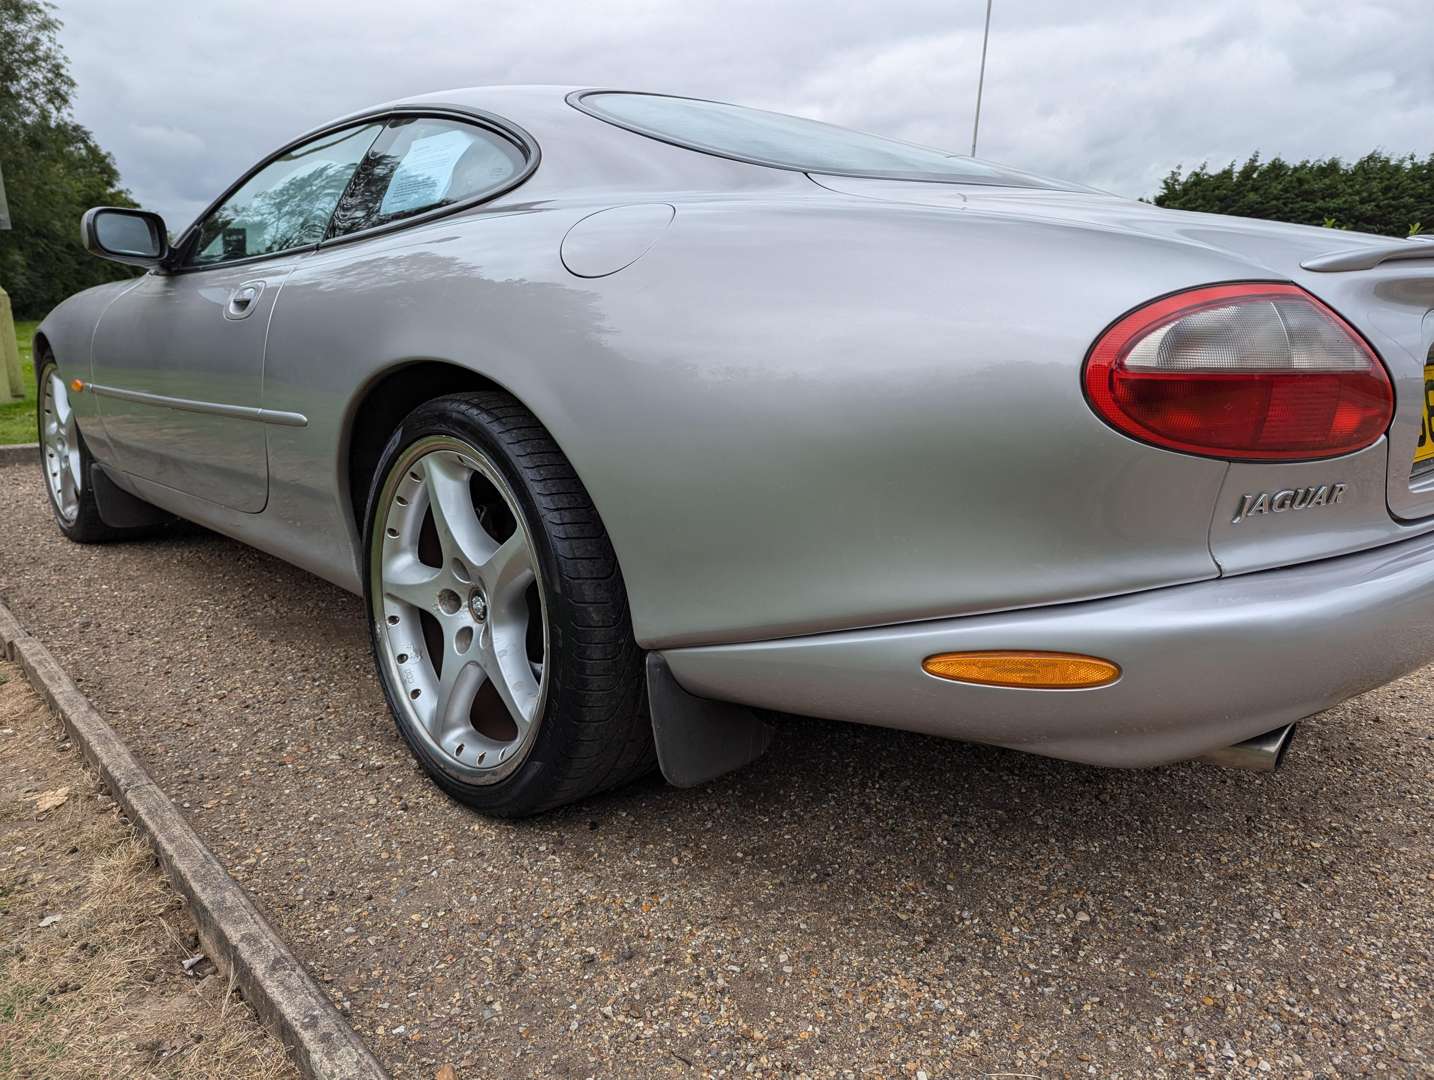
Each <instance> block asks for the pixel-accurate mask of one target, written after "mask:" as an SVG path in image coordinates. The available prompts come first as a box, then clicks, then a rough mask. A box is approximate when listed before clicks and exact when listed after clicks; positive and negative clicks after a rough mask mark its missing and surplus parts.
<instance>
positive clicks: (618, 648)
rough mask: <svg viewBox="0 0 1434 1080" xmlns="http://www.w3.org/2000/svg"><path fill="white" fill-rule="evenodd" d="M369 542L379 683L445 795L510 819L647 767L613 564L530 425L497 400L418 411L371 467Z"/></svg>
mask: <svg viewBox="0 0 1434 1080" xmlns="http://www.w3.org/2000/svg"><path fill="white" fill-rule="evenodd" d="M365 536H366V542H367V551H368V575H367V582H366V588H367V599H368V614H369V619H370V626H371V629H372V635H373V643H374V654H375V658H376V660H377V663H378V671H379V677H380V681H381V682H382V684H383V688H384V693H385V696H386V697H387V699H388V702H389V706H390V708H391V709H392V710H393V713H394V717H395V719H396V720H397V723H398V727H399V730H400V732H401V733H402V734H403V736H404V738H405V740H406V741H407V742H408V744H409V747H410V748H411V749H412V750H413V752H414V755H415V757H416V758H417V759H418V761H419V762H420V764H422V765H423V766H424V768H425V769H426V770H427V771H428V773H429V774H430V775H431V776H432V777H433V778H434V780H435V781H436V782H437V783H438V784H439V786H440V787H442V788H443V789H444V790H445V791H447V792H448V793H449V794H451V795H453V796H454V797H456V798H459V799H461V800H462V801H464V802H466V803H468V804H470V805H472V806H474V807H476V808H478V809H481V810H484V811H487V812H489V813H494V814H501V815H520V814H528V813H535V812H537V811H539V810H543V809H547V808H548V807H551V806H556V805H559V804H561V803H564V802H568V801H571V800H573V799H576V798H580V797H582V796H583V795H586V794H588V793H590V792H593V791H598V790H601V789H603V788H607V787H611V786H614V785H616V784H618V783H621V782H623V781H625V780H627V779H631V778H632V777H634V776H637V775H639V774H641V773H643V772H645V771H647V770H649V769H650V768H651V767H652V765H653V754H652V741H651V730H650V724H649V721H648V719H647V716H646V710H645V708H644V694H643V687H644V682H643V657H642V652H641V650H640V649H639V648H638V647H637V644H636V642H635V641H634V640H633V636H632V627H631V621H630V618H629V614H628V608H627V596H626V592H625V590H624V589H623V586H622V576H621V573H620V572H619V570H618V566H617V559H616V556H615V555H614V553H613V551H612V545H611V543H610V542H609V540H608V537H607V534H606V532H605V531H604V530H603V527H602V523H601V520H600V519H599V517H598V514H597V511H596V509H595V508H594V507H593V505H592V502H591V500H590V499H589V497H588V495H587V492H586V490H585V489H584V488H583V486H582V483H581V482H580V481H579V480H578V478H577V475H576V474H575V473H574V472H573V470H572V467H571V465H570V464H569V463H568V461H567V459H566V458H565V457H564V456H563V455H562V452H561V451H560V450H559V449H558V448H557V446H556V444H554V443H553V441H552V437H551V436H550V435H548V433H547V431H546V430H545V429H544V428H543V427H542V426H541V425H540V424H539V423H538V422H537V420H535V419H534V418H533V416H532V414H531V413H529V412H528V411H527V410H526V409H524V408H523V407H522V406H521V405H519V404H518V403H517V402H515V401H514V400H513V399H511V398H509V397H507V396H506V395H502V394H498V393H479V394H466V395H455V396H452V397H445V398H439V399H437V400H435V401H432V402H429V403H428V404H426V405H423V406H421V407H420V408H418V409H417V410H415V411H414V412H413V413H412V414H410V415H409V417H408V418H407V419H405V420H404V422H403V424H402V425H401V426H400V427H399V430H398V431H397V432H395V433H394V436H393V438H392V439H391V440H390V442H389V444H388V446H387V447H386V448H385V450H384V452H383V455H382V458H381V459H380V461H379V465H378V469H377V473H376V476H375V478H374V482H373V485H372V487H371V488H370V495H369V502H368V511H367V515H366V528H365Z"/></svg>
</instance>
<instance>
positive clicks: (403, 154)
mask: <svg viewBox="0 0 1434 1080" xmlns="http://www.w3.org/2000/svg"><path fill="white" fill-rule="evenodd" d="M526 163H527V158H526V154H525V152H524V150H523V148H522V147H520V146H518V145H517V144H516V143H514V142H512V141H511V140H510V139H508V138H506V137H505V136H503V135H500V134H498V133H497V132H495V131H489V130H488V129H486V128H481V127H477V126H475V125H472V124H464V123H460V122H458V121H453V120H439V119H435V118H428V117H398V118H396V119H393V120H390V121H389V122H388V123H387V124H386V125H385V126H384V129H383V134H382V135H380V136H379V137H378V140H377V141H376V142H375V143H374V144H373V148H372V149H371V150H370V151H369V153H368V157H366V158H364V161H363V164H362V165H361V166H360V167H359V171H358V175H357V176H356V177H354V182H353V184H352V185H350V187H349V190H348V191H347V192H346V193H345V194H344V197H343V199H342V201H340V203H339V207H338V209H337V210H336V211H335V212H334V223H333V226H332V229H331V231H330V235H332V236H343V235H345V234H346V233H352V232H358V231H359V230H360V229H371V228H373V227H374V226H376V225H387V224H388V223H389V222H390V221H399V220H402V219H403V218H407V217H413V216H414V215H415V214H422V213H424V212H425V211H428V210H434V209H437V208H438V207H440V206H448V205H450V204H451V203H456V202H463V201H464V200H465V199H471V198H474V197H475V196H478V195H482V194H483V193H484V192H485V191H491V190H493V189H495V188H498V187H501V186H502V185H503V184H504V183H505V182H507V181H509V180H511V179H513V177H515V176H517V175H518V173H520V172H522V170H523V167H524V165H525V164H526Z"/></svg>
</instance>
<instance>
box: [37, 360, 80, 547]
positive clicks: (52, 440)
mask: <svg viewBox="0 0 1434 1080" xmlns="http://www.w3.org/2000/svg"><path fill="white" fill-rule="evenodd" d="M39 389H40V417H39V419H40V453H41V455H42V457H43V459H44V469H45V482H46V483H47V484H48V485H49V487H50V502H51V503H52V504H53V506H54V509H55V514H56V516H57V517H59V519H60V521H61V523H62V524H68V525H73V524H74V523H75V520H76V519H77V518H78V517H79V516H80V490H81V484H82V473H81V469H80V431H79V428H78V427H77V426H76V424H75V410H74V409H73V408H71V407H70V390H69V387H67V386H66V385H65V381H64V380H63V379H62V378H60V373H59V369H58V368H56V366H55V363H54V361H53V360H52V361H50V362H49V363H47V364H45V366H44V369H43V370H42V371H41V372H40V387H39Z"/></svg>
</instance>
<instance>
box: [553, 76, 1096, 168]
mask: <svg viewBox="0 0 1434 1080" xmlns="http://www.w3.org/2000/svg"><path fill="white" fill-rule="evenodd" d="M570 100H572V102H573V104H574V105H575V106H577V107H578V108H579V109H581V110H583V111H584V112H587V113H590V114H592V115H593V116H596V117H598V119H600V120H606V121H608V122H609V123H612V124H616V125H617V126H619V127H624V128H627V129H628V130H630V131H635V132H637V133H638V134H640V135H647V136H650V137H652V138H656V139H661V140H663V141H665V142H670V143H675V144H677V145H678V146H683V147H686V148H688V149H689V150H700V151H702V152H704V153H708V154H716V155H718V156H720V157H729V158H736V159H737V160H739V161H749V162H753V163H755V164H758V165H769V166H773V167H776V168H781V169H796V170H799V171H801V172H814V173H831V174H835V175H839V176H869V177H873V178H875V179H890V180H935V181H944V182H947V183H964V184H997V185H1002V186H1011V187H1051V188H1065V187H1072V186H1074V185H1069V184H1062V183H1060V182H1059V181H1055V180H1047V179H1045V178H1043V177H1039V176H1032V175H1031V174H1029V173H1023V172H1019V171H1017V170H1014V169H1006V168H1003V167H1002V166H999V165H992V164H990V163H988V162H984V161H978V160H976V159H975V158H971V157H963V156H961V155H959V154H951V153H947V152H946V151H944V150H933V149H931V148H930V147H926V146H917V145H915V144H913V143H905V142H900V141H898V140H896V139H886V138H882V137H881V136H879V135H867V134H865V133H864V132H860V131H852V130H851V129H849V128H844V127H837V126H836V125H835V124H824V123H822V122H821V121H818V120H805V119H803V118H802V117H799V116H787V115H785V114H783V113H775V112H766V111H764V110H762V109H749V108H746V107H744V106H741V105H724V104H722V103H721V102H717V101H701V100H698V99H696V98H683V97H668V96H666V95H662V94H635V93H626V92H616V91H595V92H592V93H587V94H582V95H580V96H578V97H575V98H573V99H570Z"/></svg>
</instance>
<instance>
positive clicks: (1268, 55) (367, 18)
mask: <svg viewBox="0 0 1434 1080" xmlns="http://www.w3.org/2000/svg"><path fill="white" fill-rule="evenodd" d="M1427 13H1428V12H1427V4H1426V3H1425V2H1424V0H1367V2H1363V3H1359V2H1351V0H1344V2H1338V0H1260V2H1259V3H1252V2H1251V0H1207V2H1204V3H1200V4H1183V5H1172V4H1170V3H1168V0H1123V2H1122V3H1119V4H1113V3H1109V2H1069V0H1067V2H1060V0H995V12H994V16H993V19H992V29H991V50H990V59H989V63H988V68H987V80H986V95H985V101H984V105H983V115H982V122H981V144H980V153H981V155H982V156H984V157H990V158H992V159H994V160H997V161H1004V162H1007V163H1009V164H1012V165H1017V166H1020V167H1023V168H1027V169H1031V170H1033V171H1036V172H1043V173H1048V174H1051V175H1055V176H1063V177H1068V178H1070V179H1073V180H1077V181H1081V182H1083V183H1088V184H1093V185H1095V186H1097V187H1103V188H1106V189H1109V190H1113V191H1117V192H1120V193H1122V194H1126V195H1149V194H1151V193H1152V192H1153V191H1154V190H1155V189H1156V187H1157V186H1158V184H1159V181H1160V178H1161V177H1162V176H1163V175H1164V174H1165V173H1167V172H1168V171H1169V170H1170V169H1171V168H1172V167H1174V166H1176V165H1184V166H1187V167H1189V166H1193V165H1198V164H1199V163H1201V162H1202V161H1209V162H1211V163H1212V164H1215V165H1223V164H1224V163H1226V162H1228V161H1230V160H1233V159H1243V158H1244V157H1246V156H1247V155H1248V154H1249V153H1250V152H1252V151H1254V150H1260V151H1262V152H1263V153H1264V154H1265V155H1266V156H1270V155H1273V154H1276V153H1279V154H1283V155H1284V156H1286V157H1291V158H1300V157H1309V156H1325V155H1329V154H1338V155H1341V156H1344V157H1357V156H1359V155H1361V154H1363V153H1365V152H1367V151H1369V150H1371V149H1374V148H1376V147H1379V148H1383V149H1386V150H1388V151H1390V152H1393V153H1405V152H1409V151H1413V152H1416V153H1420V154H1427V153H1429V152H1430V151H1431V150H1434V145H1431V140H1434V136H1431V135H1430V132H1434V92H1431V91H1434V85H1432V84H1434V72H1431V70H1430V65H1429V63H1428V57H1429V55H1430V53H1431V49H1430V46H1431V45H1432V44H1434V28H1431V27H1430V26H1429V22H1428V19H1427ZM60 14H61V17H62V18H63V19H64V20H65V23H66V25H65V29H64V31H63V34H62V41H63V43H64V45H65V47H66V49H67V50H68V52H69V54H70V57H71V62H72V67H73V72H74V75H75V77H76V80H77V82H78V85H79V91H78V95H77V103H76V111H77V115H78V118H79V119H80V121H81V122H82V123H84V124H86V125H87V126H89V127H90V128H91V129H92V130H93V131H94V132H95V134H96V136H97V137H98V139H99V141H100V143H101V145H103V146H105V147H106V148H107V149H108V150H110V151H111V152H112V153H113V154H114V155H115V157H116V159H117V160H118V162H119V165H120V169H121V172H122V174H123V176H124V179H125V182H126V183H127V185H128V186H129V187H130V189H131V191H132V192H133V193H134V195H135V196H136V198H138V199H139V200H140V201H141V202H142V203H144V204H145V205H147V206H150V207H152V208H154V209H157V210H159V211H160V212H161V213H163V214H165V216H166V218H167V219H168V220H169V221H170V224H171V226H172V227H175V228H180V227H182V226H183V225H184V224H186V223H187V222H188V221H189V220H190V219H192V218H193V216H194V215H195V214H196V213H197V212H198V211H199V210H200V209H202V207H203V206H204V205H206V204H207V203H208V202H209V201H210V200H211V199H212V198H213V197H214V196H215V195H216V194H217V193H218V192H219V191H220V190H221V189H222V188H224V187H225V186H226V185H227V184H228V183H229V182H230V181H232V180H233V179H235V178H236V177H237V176H238V174H239V173H240V172H242V171H243V170H244V169H246V168H247V167H248V166H249V165H251V164H253V162H254V161H256V160H257V159H258V158H260V157H262V156H263V155H264V154H265V153H266V152H268V151H269V150H271V149H273V148H274V147H277V146H278V145H280V144H281V143H283V142H285V141H287V140H288V139H289V138H291V137H292V136H294V135H296V134H298V133H299V132H301V131H303V130H304V129H306V128H309V127H312V126H313V125H315V124H318V123H321V122H323V121H325V120H327V119H329V118H330V117H333V116H337V115H339V114H342V113H345V112H349V111H351V110H353V109H355V108H360V107H362V106H365V105H368V104H372V103H376V102H379V101H384V100H387V99H390V98H394V97H403V96H407V95H410V94H416V93H423V92H427V91H432V90H440V89H444V88H447V87H452V86H468V85H478V84H485V83H508V82H561V83H578V84H585V85H607V86H625V87H634V88H641V89H653V90H664V91H668V92H674V93H691V94H697V95H701V96H705V97H714V98H719V99H723V100H728V101H737V102H742V103H746V104H754V105H760V106H763V107H766V108H775V109H780V110H785V111H789V112H796V113H800V114H803V115H808V116H815V117H818V118H820V119H825V120H830V121H833V122H837V123H845V124H849V125H851V126H853V127H859V128H862V129H865V130H869V131H876V132H879V133H884V134H891V135H895V136H899V137H903V138H908V139H913V140H915V141H918V142H923V143H929V144H932V145H937V146H943V147H946V148H949V149H952V150H956V151H960V152H965V151H966V150H969V148H970V139H971V120H972V111H973V103H974V99H975V89H976V71H977V65H978V61H979V58H980V46H981V24H982V20H983V18H984V15H985V4H984V0H886V2H885V3H882V4H848V5H833V4H830V3H829V2H821V3H818V2H816V0H786V2H782V0H768V2H760V3H759V2H755V0H726V2H719V0H588V2H585V3H545V2H542V0H527V2H519V0H485V2H484V3H481V4H471V5H455V4H451V3H438V2H434V0H408V2H406V3H404V4H400V5H396V4H393V3H391V2H385V3H376V2H373V0H343V2H338V0H306V2H305V3H302V4H299V3H293V2H292V0H245V2H237V0H213V2H209V3H204V4H185V5H182V6H176V5H168V4H165V5H161V4H149V5H136V4H115V3H113V2H112V0H68V2H63V0H62V3H61V5H60Z"/></svg>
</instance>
